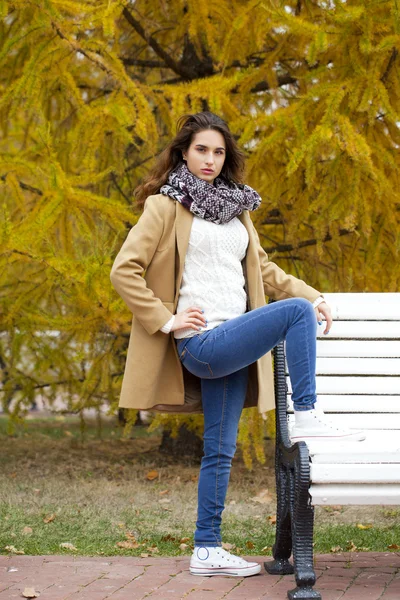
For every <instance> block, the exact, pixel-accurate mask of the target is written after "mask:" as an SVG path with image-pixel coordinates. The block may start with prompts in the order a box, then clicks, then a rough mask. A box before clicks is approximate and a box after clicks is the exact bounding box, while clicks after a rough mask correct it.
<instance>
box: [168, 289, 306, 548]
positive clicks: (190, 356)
mask: <svg viewBox="0 0 400 600" xmlns="http://www.w3.org/2000/svg"><path fill="white" fill-rule="evenodd" d="M316 331H317V319H316V315H315V311H314V308H313V306H312V304H311V302H309V301H308V300H305V299H304V298H290V299H288V300H280V301H279V302H274V303H272V304H267V305H265V306H262V307H260V308H256V309H254V310H251V311H249V312H246V313H244V314H243V315H240V316H239V317H236V318H234V319H229V320H228V321H225V322H224V323H221V325H218V327H215V328H214V329H211V330H208V331H203V332H199V333H198V334H196V335H195V336H193V337H189V338H183V339H181V340H176V345H177V350H178V354H179V357H180V360H181V362H182V365H183V366H184V367H185V368H186V369H187V370H188V371H190V372H191V373H193V374H194V375H196V376H197V377H199V378H200V379H201V394H202V404H203V412H204V436H203V439H204V456H203V458H202V461H201V468H200V475H199V482H198V515H197V522H196V530H195V534H194V542H195V544H196V545H198V546H200V545H201V546H221V544H222V541H221V532H220V530H221V516H222V511H223V510H224V505H225V496H226V492H227V489H228V483H229V475H230V469H231V465H232V458H233V456H234V454H235V451H236V438H237V431H238V425H239V419H240V415H241V412H242V409H243V404H244V400H245V397H246V389H247V378H248V366H249V365H250V364H251V363H253V362H255V361H257V360H258V359H259V358H260V357H261V356H263V355H264V354H266V353H267V352H269V351H270V350H272V348H274V346H276V345H277V344H278V343H279V342H280V341H281V340H283V339H285V340H286V359H287V363H288V370H289V376H290V381H291V384H292V391H293V394H292V399H293V404H294V407H295V409H296V410H309V409H311V408H313V407H314V403H315V402H316V391H315V362H316Z"/></svg>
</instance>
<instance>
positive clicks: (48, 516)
mask: <svg viewBox="0 0 400 600" xmlns="http://www.w3.org/2000/svg"><path fill="white" fill-rule="evenodd" d="M55 518H56V515H55V514H54V513H52V514H51V515H47V517H45V518H44V519H43V523H51V522H52V521H54V519H55Z"/></svg>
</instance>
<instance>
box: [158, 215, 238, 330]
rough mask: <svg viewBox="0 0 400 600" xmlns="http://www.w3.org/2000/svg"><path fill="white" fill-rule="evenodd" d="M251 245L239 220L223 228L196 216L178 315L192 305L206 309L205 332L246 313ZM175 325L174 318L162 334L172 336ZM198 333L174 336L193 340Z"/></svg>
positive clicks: (191, 232) (181, 288)
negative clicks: (245, 269) (246, 276)
mask: <svg viewBox="0 0 400 600" xmlns="http://www.w3.org/2000/svg"><path fill="white" fill-rule="evenodd" d="M248 243H249V234H248V233H247V229H246V227H245V226H244V225H243V223H241V221H240V220H239V219H238V217H234V218H233V219H232V220H231V221H229V223H224V224H223V225H221V224H216V223H212V222H211V221H206V220H204V219H202V218H201V217H196V216H193V223H192V228H191V231H190V237H189V244H188V249H187V252H186V256H185V264H184V269H183V274H182V282H181V287H180V290H179V300H178V306H177V308H176V312H177V313H180V312H182V311H184V310H186V308H189V307H190V306H198V307H199V308H200V309H203V310H204V316H205V318H206V320H207V321H208V323H207V325H206V327H201V331H206V329H213V328H214V327H217V325H220V324H221V323H223V322H224V321H226V320H228V319H233V318H234V317H238V316H239V315H242V314H243V313H245V312H246V302H247V298H246V292H245V289H244V285H245V280H244V275H243V269H242V265H241V261H242V260H243V258H244V257H245V255H246V249H247V245H248ZM173 322H174V317H173V318H172V319H170V320H169V321H168V323H166V324H165V325H164V326H163V327H162V328H161V331H163V332H164V333H169V331H170V330H171V327H172V325H173ZM198 332H199V330H198V329H197V330H195V329H192V328H190V327H188V328H185V329H179V330H177V331H174V337H175V338H176V339H180V338H184V337H192V336H193V335H196V333H198Z"/></svg>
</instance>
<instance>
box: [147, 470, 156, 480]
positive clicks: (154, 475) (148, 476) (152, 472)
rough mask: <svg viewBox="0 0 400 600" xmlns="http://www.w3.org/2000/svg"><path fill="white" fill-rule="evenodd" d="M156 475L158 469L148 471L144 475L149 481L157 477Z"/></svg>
mask: <svg viewBox="0 0 400 600" xmlns="http://www.w3.org/2000/svg"><path fill="white" fill-rule="evenodd" d="M157 477H158V471H155V470H153V471H149V472H148V473H147V475H146V479H148V480H149V481H153V479H157Z"/></svg>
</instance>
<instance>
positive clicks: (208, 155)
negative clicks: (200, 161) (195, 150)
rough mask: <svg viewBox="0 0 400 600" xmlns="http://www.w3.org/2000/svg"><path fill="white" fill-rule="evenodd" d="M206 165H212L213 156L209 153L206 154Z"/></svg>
mask: <svg viewBox="0 0 400 600" xmlns="http://www.w3.org/2000/svg"><path fill="white" fill-rule="evenodd" d="M206 164H207V165H213V164H214V156H213V154H212V153H211V152H210V154H207V157H206Z"/></svg>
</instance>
